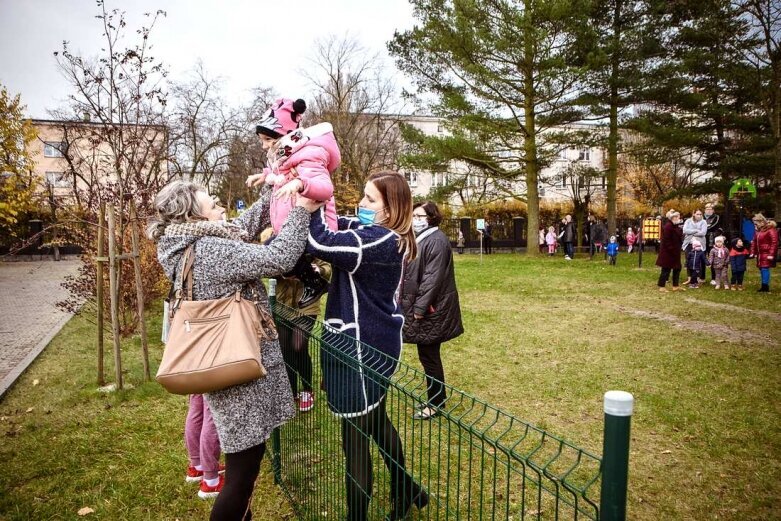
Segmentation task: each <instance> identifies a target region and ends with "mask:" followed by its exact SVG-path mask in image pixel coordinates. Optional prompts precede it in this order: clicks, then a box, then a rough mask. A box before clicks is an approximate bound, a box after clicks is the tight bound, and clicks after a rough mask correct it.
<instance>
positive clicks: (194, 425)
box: [184, 394, 220, 479]
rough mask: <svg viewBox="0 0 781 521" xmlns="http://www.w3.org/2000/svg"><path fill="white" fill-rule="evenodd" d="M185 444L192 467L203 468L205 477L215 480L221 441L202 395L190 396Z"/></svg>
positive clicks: (185, 423) (185, 426) (185, 424)
mask: <svg viewBox="0 0 781 521" xmlns="http://www.w3.org/2000/svg"><path fill="white" fill-rule="evenodd" d="M184 444H185V445H186V446H187V455H188V456H189V458H190V465H192V466H193V467H195V466H197V465H201V467H203V477H204V478H206V479H215V478H216V477H217V476H218V470H219V466H220V439H219V438H218V437H217V428H216V427H215V426H214V420H212V413H211V411H210V410H209V405H208V404H207V403H206V400H205V399H204V397H203V395H202V394H191V395H190V408H189V409H188V410H187V420H186V421H185V422H184Z"/></svg>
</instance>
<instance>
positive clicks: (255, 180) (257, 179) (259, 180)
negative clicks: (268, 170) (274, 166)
mask: <svg viewBox="0 0 781 521" xmlns="http://www.w3.org/2000/svg"><path fill="white" fill-rule="evenodd" d="M265 180H266V174H265V173H260V174H253V175H251V176H249V177H247V188H252V187H253V186H258V185H262V184H263V182H264V181H265Z"/></svg>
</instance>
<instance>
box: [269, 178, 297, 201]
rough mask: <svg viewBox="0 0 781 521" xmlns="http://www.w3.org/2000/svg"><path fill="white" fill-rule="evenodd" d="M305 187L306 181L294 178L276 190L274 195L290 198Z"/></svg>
mask: <svg viewBox="0 0 781 521" xmlns="http://www.w3.org/2000/svg"><path fill="white" fill-rule="evenodd" d="M303 189H304V183H302V182H301V180H300V179H293V180H292V181H289V182H288V183H286V184H284V185H282V187H281V188H280V189H279V190H277V191H276V192H274V197H276V198H277V199H282V200H284V199H289V198H290V197H293V196H295V195H296V194H298V193H299V192H300V191H301V190H303Z"/></svg>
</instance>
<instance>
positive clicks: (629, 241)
mask: <svg viewBox="0 0 781 521" xmlns="http://www.w3.org/2000/svg"><path fill="white" fill-rule="evenodd" d="M577 236H578V235H577V225H576V223H575V222H574V221H573V219H572V215H570V214H567V215H565V216H564V217H563V218H562V219H561V221H560V223H559V226H558V228H557V227H556V226H549V227H548V228H547V229H546V228H545V226H540V230H539V236H538V245H539V249H540V253H542V254H544V253H547V254H548V256H550V257H553V256H554V255H556V252H557V251H558V250H559V248H560V247H561V248H562V249H563V251H564V260H572V259H573V258H574V257H575V246H576V244H577ZM583 240H584V242H585V243H586V244H588V245H589V250H590V251H589V253H590V255H594V254H597V253H603V252H604V254H605V255H606V257H607V259H608V261H609V262H610V264H611V265H615V264H616V259H617V258H618V252H619V250H620V243H619V236H618V235H611V236H608V232H607V224H606V223H604V222H602V221H600V220H598V219H597V218H596V217H595V216H594V215H592V214H589V216H588V220H587V223H586V229H585V230H584V237H583ZM624 240H625V243H626V251H627V253H632V252H633V251H634V248H635V244H637V242H638V240H639V234H638V233H636V232H635V230H634V229H633V228H632V227H631V226H630V227H628V228H627V230H626V235H625V238H624Z"/></svg>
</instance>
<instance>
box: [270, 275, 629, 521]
mask: <svg viewBox="0 0 781 521" xmlns="http://www.w3.org/2000/svg"><path fill="white" fill-rule="evenodd" d="M271 293H272V295H271V305H272V310H273V312H274V317H275V319H276V323H277V327H278V328H279V329H280V330H282V331H281V332H282V333H283V334H284V329H288V330H289V331H296V332H297V334H309V335H310V339H309V353H310V356H311V360H312V364H313V382H312V384H314V385H313V388H314V394H315V400H316V406H315V407H314V408H313V409H312V410H311V411H309V412H306V413H299V414H298V415H297V416H296V418H295V419H293V420H292V421H290V422H289V423H287V424H286V425H285V426H284V427H282V428H281V429H279V430H278V431H276V432H275V433H274V436H273V438H272V465H273V467H274V473H275V481H276V482H277V484H278V485H280V486H281V487H282V489H283V490H284V492H285V494H286V495H287V496H288V497H289V499H290V501H291V503H292V504H293V506H294V509H295V511H296V514H297V517H298V519H344V518H345V515H346V512H347V499H346V488H345V458H344V454H343V452H342V421H345V420H342V419H340V418H337V417H335V416H334V415H333V414H332V413H331V412H330V411H329V409H328V406H327V402H326V397H325V394H324V393H323V392H322V391H321V390H320V375H321V357H322V358H323V359H325V360H326V363H344V364H349V365H351V366H352V367H356V368H358V367H360V369H361V370H363V371H364V373H365V375H366V376H368V377H369V378H374V379H378V381H379V380H384V381H383V384H385V385H387V389H388V391H387V410H388V415H389V416H390V419H391V422H392V423H393V424H394V425H395V427H396V428H397V430H398V432H399V435H400V437H401V440H402V443H403V446H404V454H405V458H406V467H407V470H408V471H409V472H410V474H412V476H413V477H414V479H415V481H417V482H419V483H420V484H421V485H423V486H424V487H425V489H426V490H427V491H428V492H429V495H430V502H429V504H428V506H427V507H425V508H423V509H420V510H419V511H418V510H416V509H415V508H413V509H412V512H414V513H413V514H412V515H411V516H410V519H436V520H450V519H491V520H501V519H513V520H515V519H518V520H525V519H529V520H532V519H533V520H543V519H544V520H548V519H603V520H611V521H612V520H619V519H624V518H625V503H626V466H627V464H628V447H629V445H628V443H629V415H631V405H630V406H629V411H630V412H629V415H627V414H623V413H621V412H620V411H619V416H620V417H616V416H613V415H606V429H608V430H606V437H605V441H606V443H608V445H607V446H605V448H604V450H605V452H606V454H607V453H612V454H613V457H612V458H605V461H606V462H608V461H610V462H611V463H610V466H609V468H608V467H605V469H606V471H607V470H609V471H610V475H609V476H605V479H603V472H602V469H603V464H602V459H601V458H600V457H599V456H597V455H594V454H591V453H589V452H587V451H585V450H583V449H580V448H578V447H576V446H574V445H572V444H571V443H568V442H566V441H564V440H563V439H561V438H559V437H556V436H553V435H551V434H549V433H548V432H546V431H544V430H542V429H539V428H537V427H534V426H533V425H530V424H529V423H526V422H524V421H522V420H519V419H517V418H515V417H513V416H512V415H510V414H507V413H505V412H503V411H502V410H501V409H498V408H496V407H494V406H492V405H490V404H488V403H485V402H483V401H481V400H480V399H478V398H476V397H474V396H471V395H469V394H467V393H465V392H463V391H460V390H458V389H455V388H453V387H451V386H447V395H448V399H447V402H446V405H445V406H444V407H443V408H442V411H441V414H440V415H439V416H437V417H436V418H434V419H431V420H428V421H420V420H413V419H412V414H413V413H414V411H415V406H416V405H419V404H421V403H423V402H425V401H426V399H427V394H426V383H425V378H424V374H423V372H422V371H420V370H418V369H416V368H413V367H410V366H408V365H405V364H404V363H399V367H398V370H397V371H396V372H395V374H394V375H393V377H392V378H391V379H390V380H389V381H388V380H387V379H383V378H382V376H381V375H379V374H378V373H377V372H375V371H373V370H372V369H371V367H377V366H378V364H377V362H378V361H379V362H381V363H385V362H387V363H392V361H391V360H385V359H384V357H385V355H384V354H382V353H380V352H379V351H376V350H373V349H372V348H371V347H370V346H365V345H364V346H363V353H364V354H363V363H361V362H359V361H358V360H357V359H354V358H351V359H349V360H348V359H345V354H344V353H343V350H342V348H343V346H344V345H345V343H354V342H356V340H355V339H353V338H351V337H348V336H345V335H342V334H335V333H334V332H332V331H329V330H327V329H326V326H324V324H323V323H322V322H320V321H312V320H309V319H307V318H306V317H301V316H300V315H299V314H298V313H297V311H294V310H292V309H290V308H287V307H285V306H283V305H281V304H279V303H276V302H275V299H274V297H273V289H272V292H271ZM310 330H311V333H310ZM324 333H326V334H324ZM293 356H304V354H303V353H294V354H293ZM624 394H626V395H627V396H629V397H630V398H631V395H628V393H624ZM606 400H607V399H606ZM614 412H615V411H614ZM346 421H352V420H346ZM610 443H614V444H616V445H617V446H618V452H619V453H617V454H616V453H615V451H614V449H612V448H611V447H610V446H609V444H610ZM372 451H373V452H372V462H373V470H374V487H373V492H372V494H371V495H372V500H371V503H370V510H369V514H368V519H386V515H387V513H388V512H389V510H390V509H391V499H390V483H389V482H390V478H389V473H388V471H387V469H386V467H385V465H384V464H383V460H382V459H381V457H380V455H379V454H378V453H377V448H376V445H374V444H372ZM603 481H604V483H603ZM603 485H605V486H603ZM608 485H609V486H608ZM601 512H602V515H600V513H601Z"/></svg>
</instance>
